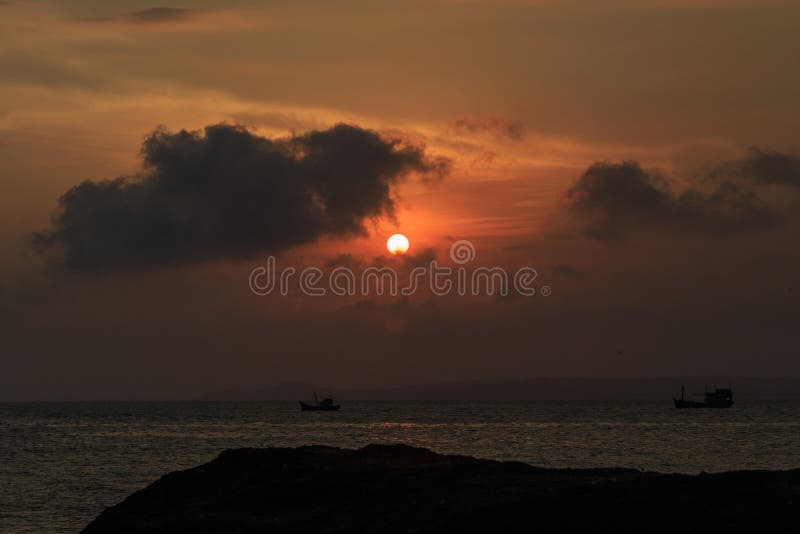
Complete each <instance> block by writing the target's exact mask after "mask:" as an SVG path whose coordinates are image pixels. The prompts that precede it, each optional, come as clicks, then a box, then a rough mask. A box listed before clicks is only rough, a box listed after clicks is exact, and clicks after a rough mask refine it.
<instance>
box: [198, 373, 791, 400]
mask: <svg viewBox="0 0 800 534" xmlns="http://www.w3.org/2000/svg"><path fill="white" fill-rule="evenodd" d="M681 384H685V385H686V394H687V396H689V395H690V394H702V392H703V387H704V385H705V384H708V385H709V386H712V385H714V384H716V385H718V386H720V387H721V386H728V385H731V386H732V387H733V390H734V398H735V399H741V400H745V399H781V398H800V378H796V377H793V378H750V377H712V376H708V377H676V378H640V379H627V378H626V379H602V378H530V379H525V380H486V381H483V380H480V381H464V382H447V383H439V384H418V385H411V386H403V387H394V388H359V389H353V388H350V389H348V388H342V389H339V388H334V389H333V394H334V396H335V397H336V399H337V400H431V401H448V400H452V401H465V400H474V401H492V400H496V401H506V400H508V401H511V400H669V399H671V398H672V397H674V396H678V395H680V390H681ZM314 391H316V392H317V394H318V395H320V396H323V395H326V394H327V393H328V391H329V388H327V387H320V386H316V385H313V384H307V383H302V382H287V383H283V384H279V385H277V386H271V387H265V388H257V389H227V390H222V391H214V392H211V393H208V394H206V395H203V397H202V398H201V400H209V401H289V400H291V401H296V400H301V399H308V398H311V397H312V396H313V393H314Z"/></svg>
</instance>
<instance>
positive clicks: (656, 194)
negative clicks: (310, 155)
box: [567, 162, 779, 239]
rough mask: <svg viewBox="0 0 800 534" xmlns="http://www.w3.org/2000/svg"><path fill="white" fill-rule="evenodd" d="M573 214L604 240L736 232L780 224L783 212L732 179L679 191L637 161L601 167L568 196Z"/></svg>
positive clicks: (593, 169)
mask: <svg viewBox="0 0 800 534" xmlns="http://www.w3.org/2000/svg"><path fill="white" fill-rule="evenodd" d="M567 202H568V207H569V209H570V211H571V212H572V213H573V214H575V215H577V216H578V217H579V219H581V221H582V224H583V225H584V230H585V232H586V233H587V234H588V235H590V236H592V237H594V238H598V239H614V238H620V237H623V236H624V235H625V234H627V233H628V232H629V231H632V230H637V229H642V228H655V229H663V230H672V231H685V232H700V233H735V232H745V231H751V230H758V229H762V228H765V227H768V226H770V225H772V224H774V223H775V222H776V221H777V220H778V218H779V217H778V214H777V213H776V212H775V211H774V210H773V209H771V208H770V207H769V206H767V205H766V204H765V203H764V202H763V201H762V200H761V199H760V198H759V197H758V196H757V195H756V193H755V192H754V190H753V189H752V188H748V187H746V186H744V185H742V184H740V183H737V182H734V181H731V180H716V181H713V182H712V183H710V184H709V185H707V186H705V187H703V188H694V187H689V188H685V189H683V190H680V191H679V190H677V188H676V187H675V185H674V184H672V183H671V182H670V180H669V179H668V178H667V177H666V176H664V175H663V174H661V173H659V172H658V171H647V170H645V169H643V168H642V167H641V166H640V165H639V164H638V163H636V162H623V163H619V164H615V163H607V162H603V163H595V164H594V165H592V166H591V167H589V169H587V170H586V172H584V174H583V175H582V176H581V177H580V178H579V179H578V181H577V182H576V183H575V184H574V185H573V186H572V188H570V190H569V192H568V194H567Z"/></svg>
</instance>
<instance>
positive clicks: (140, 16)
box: [128, 7, 196, 24]
mask: <svg viewBox="0 0 800 534" xmlns="http://www.w3.org/2000/svg"><path fill="white" fill-rule="evenodd" d="M195 12H196V11H195V10H193V9H183V8H178V7H151V8H149V9H142V10H140V11H132V12H130V13H128V18H129V19H130V20H131V21H134V22H140V23H143V24H147V23H148V22H175V21H178V20H185V19H187V18H189V17H191V16H192V15H194V14H195Z"/></svg>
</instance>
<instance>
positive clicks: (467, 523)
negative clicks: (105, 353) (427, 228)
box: [83, 445, 800, 534]
mask: <svg viewBox="0 0 800 534" xmlns="http://www.w3.org/2000/svg"><path fill="white" fill-rule="evenodd" d="M798 504H800V470H793V471H782V472H768V471H740V472H730V473H719V474H701V475H696V476H689V475H668V474H659V473H645V472H639V471H636V470H630V469H576V470H571V469H542V468H536V467H532V466H530V465H527V464H522V463H515V462H496V461H491V460H480V459H475V458H470V457H465V456H446V455H440V454H436V453H433V452H431V451H428V450H426V449H419V448H413V447H408V446H405V445H370V446H367V447H365V448H363V449H359V450H346V449H337V448H330V447H317V446H311V447H299V448H296V449H284V448H269V449H236V450H227V451H225V452H223V453H222V454H220V455H219V457H217V458H216V459H215V460H213V461H211V462H209V463H207V464H205V465H201V466H199V467H196V468H194V469H189V470H187V471H178V472H173V473H170V474H167V475H165V476H164V477H162V478H161V479H160V480H158V481H156V482H154V483H153V484H151V485H150V486H148V487H146V488H144V489H142V490H140V491H137V492H136V493H134V494H132V495H131V496H129V497H128V498H127V499H125V500H124V501H122V502H121V503H119V504H117V505H116V506H112V507H111V508H108V509H107V510H105V511H104V512H103V513H101V514H100V515H99V516H98V517H97V518H96V519H95V520H94V521H93V522H92V523H91V524H90V525H89V526H87V527H86V529H85V530H84V531H83V532H85V533H86V534H98V533H114V534H124V533H144V532H148V533H152V532H164V533H166V532H170V533H176V532H187V533H188V532H191V533H195V534H202V533H240V532H241V533H244V532H247V533H251V532H259V533H261V532H314V533H333V532H337V533H360V532H376V533H378V532H380V533H394V532H416V533H428V532H448V533H449V532H454V533H458V532H485V533H495V532H497V533H503V532H523V531H524V532H535V531H542V532H561V531H564V530H566V529H568V528H576V527H578V528H583V529H587V531H594V530H599V529H600V528H601V527H602V528H603V529H608V528H610V529H614V530H622V531H626V532H630V531H637V532H653V531H655V532H667V531H669V532H677V531H678V530H679V529H688V530H686V531H688V532H699V531H700V530H701V529H714V530H715V531H719V532H731V531H733V532H759V531H760V532H796V531H797V527H798V525H800V522H799V521H800V520H799V519H798V517H800V516H798V509H800V508H798Z"/></svg>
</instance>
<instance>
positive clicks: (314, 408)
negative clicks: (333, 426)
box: [300, 401, 341, 412]
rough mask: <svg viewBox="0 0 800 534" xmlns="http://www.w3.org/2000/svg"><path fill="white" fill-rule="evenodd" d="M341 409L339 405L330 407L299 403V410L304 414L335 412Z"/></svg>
mask: <svg viewBox="0 0 800 534" xmlns="http://www.w3.org/2000/svg"><path fill="white" fill-rule="evenodd" d="M339 408H341V405H339V404H331V405H330V406H324V405H317V404H306V403H305V402H303V401H300V409H301V410H302V411H304V412H335V411H338V410H339Z"/></svg>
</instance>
